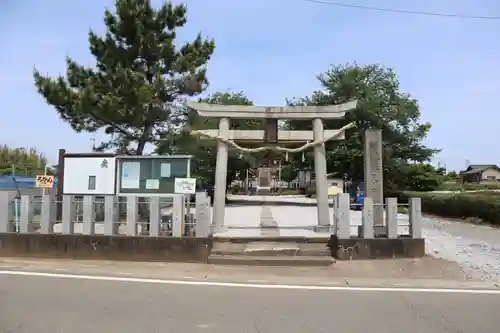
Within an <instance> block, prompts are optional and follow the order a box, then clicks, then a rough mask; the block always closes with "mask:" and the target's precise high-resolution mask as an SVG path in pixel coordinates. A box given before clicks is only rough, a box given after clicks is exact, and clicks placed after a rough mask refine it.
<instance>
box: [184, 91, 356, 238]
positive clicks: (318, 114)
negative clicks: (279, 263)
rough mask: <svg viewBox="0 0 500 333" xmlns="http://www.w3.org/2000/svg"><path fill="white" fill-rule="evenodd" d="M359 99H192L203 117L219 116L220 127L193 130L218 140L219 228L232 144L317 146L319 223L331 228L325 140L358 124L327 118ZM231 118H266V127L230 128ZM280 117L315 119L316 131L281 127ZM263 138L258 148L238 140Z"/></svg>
mask: <svg viewBox="0 0 500 333" xmlns="http://www.w3.org/2000/svg"><path fill="white" fill-rule="evenodd" d="M356 105H357V101H351V102H348V103H344V104H339V105H327V106H285V107H261V106H242V105H219V104H205V103H196V102H191V101H188V102H186V106H187V107H188V108H190V109H193V110H194V111H196V112H197V114H198V115H199V116H201V117H208V118H219V119H220V120H219V129H213V130H199V131H192V132H191V134H192V135H195V136H203V137H208V138H213V139H216V140H217V141H218V146H217V166H216V169H215V189H214V208H213V224H214V225H215V231H216V232H218V231H222V230H224V229H223V227H224V206H225V201H226V177H227V161H228V146H232V147H234V148H236V149H238V150H241V151H244V152H250V153H252V152H253V153H255V152H261V151H266V150H271V151H281V152H289V153H298V152H302V151H304V150H306V149H308V148H312V147H313V148H314V170H315V174H316V198H317V200H318V227H323V228H329V226H330V216H329V215H330V214H329V209H328V184H327V179H326V175H327V172H326V159H325V145H324V143H325V142H327V141H330V140H343V139H344V133H345V130H347V129H348V128H351V127H353V126H354V124H353V123H350V124H348V125H346V126H344V127H343V128H341V129H338V130H324V129H323V119H337V118H342V117H344V115H345V114H346V112H348V111H350V110H353V109H355V108H356ZM231 118H233V119H234V118H240V119H265V120H266V128H265V129H263V130H230V127H229V121H230V119H231ZM279 119H284V120H286V119H301V120H312V122H313V130H312V131H286V130H278V120H279ZM245 141H247V142H254V143H255V142H259V143H266V145H264V146H261V147H258V148H245V147H241V146H239V145H238V144H237V143H236V142H245ZM273 143H275V145H273ZM289 143H295V144H297V143H303V145H302V146H301V147H299V148H285V147H280V146H278V145H277V144H285V145H286V144H289Z"/></svg>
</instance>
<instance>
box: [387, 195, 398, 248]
mask: <svg viewBox="0 0 500 333" xmlns="http://www.w3.org/2000/svg"><path fill="white" fill-rule="evenodd" d="M385 207H386V212H385V214H386V219H387V223H386V225H387V237H388V238H391V239H394V238H398V199H397V198H386V199H385Z"/></svg>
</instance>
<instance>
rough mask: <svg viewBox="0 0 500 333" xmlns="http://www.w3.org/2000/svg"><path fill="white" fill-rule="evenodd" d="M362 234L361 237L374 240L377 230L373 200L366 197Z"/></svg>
mask: <svg viewBox="0 0 500 333" xmlns="http://www.w3.org/2000/svg"><path fill="white" fill-rule="evenodd" d="M362 221H363V222H362V226H363V227H362V228H361V229H362V234H361V237H363V238H367V239H372V238H374V236H375V230H374V228H373V226H374V224H373V222H374V216H373V199H372V198H369V197H365V198H364V199H363V219H362Z"/></svg>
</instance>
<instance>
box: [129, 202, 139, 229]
mask: <svg viewBox="0 0 500 333" xmlns="http://www.w3.org/2000/svg"><path fill="white" fill-rule="evenodd" d="M138 215H139V214H138V211H137V197H136V196H127V235H128V236H137V218H138Z"/></svg>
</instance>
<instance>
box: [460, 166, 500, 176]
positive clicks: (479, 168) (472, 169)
mask: <svg viewBox="0 0 500 333" xmlns="http://www.w3.org/2000/svg"><path fill="white" fill-rule="evenodd" d="M490 168H493V169H498V166H496V165H495V164H471V165H469V167H468V168H467V170H465V171H462V172H461V173H460V175H474V174H477V173H480V172H483V171H484V170H486V169H490Z"/></svg>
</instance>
